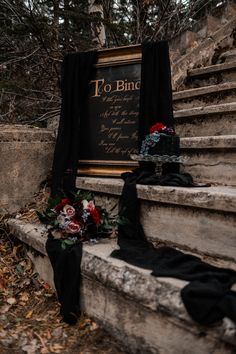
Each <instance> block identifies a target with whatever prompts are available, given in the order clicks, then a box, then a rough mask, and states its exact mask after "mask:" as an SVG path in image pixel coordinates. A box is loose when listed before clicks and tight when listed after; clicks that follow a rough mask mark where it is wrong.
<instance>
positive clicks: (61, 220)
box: [57, 212, 70, 229]
mask: <svg viewBox="0 0 236 354" xmlns="http://www.w3.org/2000/svg"><path fill="white" fill-rule="evenodd" d="M57 221H58V224H59V227H60V228H61V229H65V228H66V227H67V225H68V224H69V222H70V218H69V217H68V216H67V215H66V214H65V213H63V212H60V214H59V215H58V217H57Z"/></svg>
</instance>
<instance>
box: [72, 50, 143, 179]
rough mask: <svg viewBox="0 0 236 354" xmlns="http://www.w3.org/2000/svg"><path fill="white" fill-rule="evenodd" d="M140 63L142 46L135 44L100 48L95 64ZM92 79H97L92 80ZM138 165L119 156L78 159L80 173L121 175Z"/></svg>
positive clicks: (108, 65) (113, 65)
mask: <svg viewBox="0 0 236 354" xmlns="http://www.w3.org/2000/svg"><path fill="white" fill-rule="evenodd" d="M140 63H141V46H140V45H133V46H124V47H118V48H110V49H103V50H99V51H98V61H97V64H96V65H95V66H96V68H98V69H99V68H111V69H113V68H114V71H115V70H116V69H117V68H119V67H120V66H127V65H131V64H140ZM140 79H141V78H140ZM92 81H96V80H92ZM92 81H91V82H92ZM136 86H137V85H136ZM97 88H98V86H97ZM126 88H127V87H126ZM135 88H136V87H135ZM127 89H128V88H127ZM138 89H139V88H138ZM96 94H97V96H98V92H95V95H96ZM82 134H83V131H82ZM88 144H89V142H88ZM136 166H137V162H135V161H132V160H123V159H119V156H118V158H117V159H116V158H115V159H114V158H105V159H101V158H99V159H96V158H93V159H88V158H83V157H82V158H81V159H80V160H79V161H78V175H83V176H106V177H109V176H110V177H119V176H120V175H121V173H123V172H127V171H130V170H132V169H133V168H135V167H136Z"/></svg>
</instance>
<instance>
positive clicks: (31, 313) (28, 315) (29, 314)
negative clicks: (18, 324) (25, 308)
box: [25, 310, 33, 318]
mask: <svg viewBox="0 0 236 354" xmlns="http://www.w3.org/2000/svg"><path fill="white" fill-rule="evenodd" d="M32 315H33V310H30V311H29V312H28V313H27V315H26V316H25V318H31V317H32Z"/></svg>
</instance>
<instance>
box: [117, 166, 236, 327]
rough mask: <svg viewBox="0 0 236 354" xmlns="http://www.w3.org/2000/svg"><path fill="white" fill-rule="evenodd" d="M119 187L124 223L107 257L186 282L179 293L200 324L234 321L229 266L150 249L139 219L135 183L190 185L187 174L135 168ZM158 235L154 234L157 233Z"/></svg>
mask: <svg viewBox="0 0 236 354" xmlns="http://www.w3.org/2000/svg"><path fill="white" fill-rule="evenodd" d="M123 178H124V180H125V184H124V187H123V191H122V195H121V199H120V205H119V210H120V214H121V215H123V216H125V217H126V218H127V219H128V223H126V224H124V225H120V226H119V229H118V245H119V246H120V249H119V250H115V251H113V252H112V254H111V256H112V257H115V258H119V259H122V260H124V261H126V262H127V263H130V264H133V265H135V266H138V267H142V268H146V269H150V270H152V275H154V276H158V277H173V278H179V279H182V280H187V281H190V284H188V285H187V286H186V287H184V289H183V290H182V292H181V296H182V299H183V302H184V304H185V306H186V309H187V311H188V312H189V314H190V315H191V317H192V318H193V319H194V320H195V321H197V322H199V323H201V324H211V323H213V322H215V321H218V320H220V319H222V318H223V317H224V316H227V317H229V318H231V319H232V320H233V321H235V322H236V293H235V292H233V291H231V290H230V288H231V286H232V284H234V283H235V282H236V273H235V272H234V271H233V270H230V269H224V268H217V267H214V266H212V265H210V264H207V263H204V262H202V261H201V259H200V258H198V257H195V256H192V255H189V254H185V253H182V252H180V251H178V250H175V249H174V248H171V247H160V248H154V247H153V245H152V244H151V243H150V242H148V241H147V239H146V237H145V234H144V231H143V228H142V225H141V224H140V221H139V217H140V216H139V215H140V213H139V201H138V198H137V190H136V184H146V182H148V183H149V184H156V185H165V184H167V185H168V186H171V185H173V186H186V187H187V186H193V182H192V178H191V176H190V175H188V174H179V175H178V174H169V175H165V176H162V177H155V176H153V173H152V172H150V171H149V172H148V171H147V170H146V171H143V170H142V169H137V170H136V171H135V172H134V173H126V174H123ZM157 236H158V235H157Z"/></svg>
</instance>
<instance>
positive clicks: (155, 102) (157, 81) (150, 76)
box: [138, 41, 174, 148]
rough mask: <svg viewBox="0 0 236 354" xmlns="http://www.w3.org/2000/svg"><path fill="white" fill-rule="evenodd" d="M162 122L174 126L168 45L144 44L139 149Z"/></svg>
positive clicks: (159, 43)
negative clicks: (154, 126)
mask: <svg viewBox="0 0 236 354" xmlns="http://www.w3.org/2000/svg"><path fill="white" fill-rule="evenodd" d="M157 122H161V123H163V124H164V125H166V126H167V127H174V119H173V108H172V87H171V69H170V59H169V47H168V42H166V41H160V42H145V43H143V44H142V66H141V87H140V105H139V132H138V133H139V148H140V147H141V144H142V141H143V139H144V137H145V135H147V134H148V133H149V128H150V127H151V126H152V125H153V124H155V123H157Z"/></svg>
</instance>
